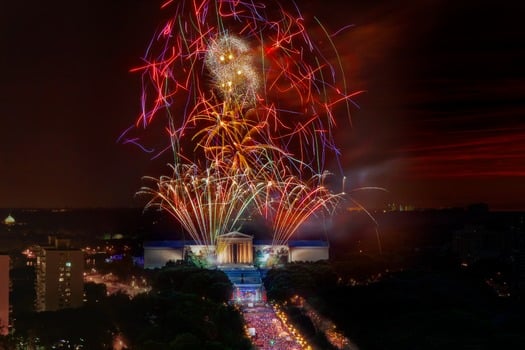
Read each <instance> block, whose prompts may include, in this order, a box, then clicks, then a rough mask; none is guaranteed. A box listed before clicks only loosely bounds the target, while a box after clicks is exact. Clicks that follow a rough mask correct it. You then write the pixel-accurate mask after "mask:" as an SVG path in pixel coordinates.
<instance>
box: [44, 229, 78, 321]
mask: <svg viewBox="0 0 525 350" xmlns="http://www.w3.org/2000/svg"><path fill="white" fill-rule="evenodd" d="M49 243H50V245H49V246H43V247H40V250H39V251H38V252H37V262H36V286H35V289H36V304H35V310H36V311H54V310H59V309H65V308H75V307H80V306H82V304H83V300H84V277H83V275H84V252H82V251H81V250H80V249H73V248H71V241H70V240H69V239H57V238H54V237H50V240H49Z"/></svg>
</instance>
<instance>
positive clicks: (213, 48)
mask: <svg viewBox="0 0 525 350" xmlns="http://www.w3.org/2000/svg"><path fill="white" fill-rule="evenodd" d="M204 62H205V64H206V67H207V68H208V70H209V72H210V74H211V76H212V83H213V85H214V87H215V89H217V90H218V91H219V92H220V94H221V96H222V97H223V99H224V101H225V102H227V103H229V104H232V105H234V106H236V107H240V108H245V107H250V106H253V105H254V104H255V101H256V92H257V89H258V87H259V78H258V75H257V73H256V71H255V69H254V67H253V54H252V53H251V50H250V48H249V46H248V45H247V44H246V43H245V42H244V41H243V40H241V39H240V38H238V37H235V36H232V35H229V34H224V35H221V36H218V37H217V38H215V39H213V40H212V41H211V42H210V43H209V45H208V47H207V50H206V55H205V58H204Z"/></svg>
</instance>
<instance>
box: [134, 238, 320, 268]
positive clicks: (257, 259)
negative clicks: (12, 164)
mask: <svg viewBox="0 0 525 350" xmlns="http://www.w3.org/2000/svg"><path fill="white" fill-rule="evenodd" d="M272 243H273V242H272V241H271V240H269V241H264V240H254V239H253V237H252V236H250V235H246V234H243V233H241V232H230V233H227V234H225V235H221V236H219V238H218V239H217V246H216V247H205V246H202V245H198V244H196V243H195V242H193V241H175V240H173V241H171V240H168V241H147V242H144V268H145V269H155V268H161V267H163V266H164V265H166V263H167V262H169V261H171V262H177V261H182V260H187V258H188V254H191V255H193V256H196V257H201V256H202V258H203V259H204V258H206V257H204V255H205V254H204V253H205V252H208V253H211V255H214V257H213V258H212V259H208V260H209V262H211V265H218V266H228V265H245V266H257V267H261V268H266V267H271V266H274V265H279V264H283V263H287V262H295V261H306V262H313V261H319V260H328V259H329V244H328V242H326V241H321V240H311V241H307V240H304V241H302V240H301V241H293V240H290V241H288V243H287V244H281V245H274V244H272Z"/></svg>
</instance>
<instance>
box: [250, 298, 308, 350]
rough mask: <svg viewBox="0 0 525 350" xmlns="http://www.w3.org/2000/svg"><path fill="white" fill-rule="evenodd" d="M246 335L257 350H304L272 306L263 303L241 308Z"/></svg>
mask: <svg viewBox="0 0 525 350" xmlns="http://www.w3.org/2000/svg"><path fill="white" fill-rule="evenodd" d="M242 311H243V315H244V320H245V322H246V327H247V330H248V334H249V335H250V336H251V338H252V342H253V343H254V345H255V346H256V347H257V349H261V350H266V349H282V350H304V349H305V347H304V346H303V345H302V344H301V343H300V340H298V339H297V338H296V337H295V336H294V334H293V332H292V331H291V330H290V329H289V328H288V326H287V325H286V324H284V323H283V322H282V321H281V320H280V319H279V317H278V316H277V314H276V313H275V310H274V309H273V308H272V306H270V305H268V304H264V303H260V304H247V305H245V306H243V309H242Z"/></svg>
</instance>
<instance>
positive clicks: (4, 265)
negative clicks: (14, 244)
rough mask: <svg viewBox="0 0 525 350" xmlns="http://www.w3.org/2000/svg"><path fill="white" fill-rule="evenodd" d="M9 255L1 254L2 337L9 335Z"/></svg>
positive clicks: (0, 330)
mask: <svg viewBox="0 0 525 350" xmlns="http://www.w3.org/2000/svg"><path fill="white" fill-rule="evenodd" d="M10 286H11V283H10V280H9V255H6V254H0V335H7V334H8V333H9V310H10V306H9V290H10Z"/></svg>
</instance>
